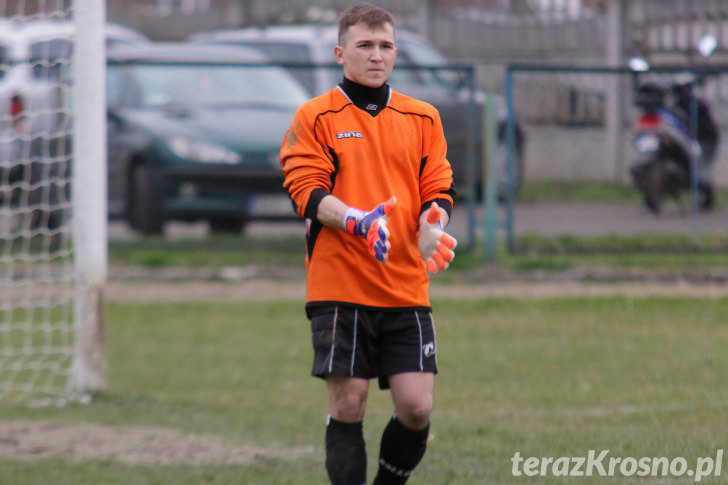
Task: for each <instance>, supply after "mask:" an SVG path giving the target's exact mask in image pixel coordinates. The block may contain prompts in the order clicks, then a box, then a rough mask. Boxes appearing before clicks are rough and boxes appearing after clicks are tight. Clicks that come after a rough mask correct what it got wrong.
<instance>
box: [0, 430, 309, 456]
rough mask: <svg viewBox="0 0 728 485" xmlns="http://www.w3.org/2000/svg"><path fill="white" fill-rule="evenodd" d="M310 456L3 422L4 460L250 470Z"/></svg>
mask: <svg viewBox="0 0 728 485" xmlns="http://www.w3.org/2000/svg"><path fill="white" fill-rule="evenodd" d="M311 453H313V448H312V447H310V446H301V447H296V448H285V449H281V448H272V447H255V446H249V445H246V446H227V445H225V444H223V443H222V442H221V441H220V440H219V439H217V438H214V437H210V436H201V435H189V434H185V433H182V432H180V431H178V430H173V429H166V428H149V427H144V428H141V427H129V426H104V425H100V424H91V423H83V424H60V423H54V422H49V421H0V456H1V457H3V458H8V459H14V460H33V459H39V458H52V457H59V458H64V459H71V460H77V461H87V460H112V461H119V462H123V463H128V464H135V465H138V464H143V465H246V464H250V463H252V462H254V461H256V460H281V459H282V460H290V459H296V458H299V457H301V456H303V455H310V454H311Z"/></svg>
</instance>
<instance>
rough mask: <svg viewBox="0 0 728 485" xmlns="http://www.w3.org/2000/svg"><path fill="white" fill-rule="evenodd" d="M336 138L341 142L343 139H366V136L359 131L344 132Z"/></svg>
mask: <svg viewBox="0 0 728 485" xmlns="http://www.w3.org/2000/svg"><path fill="white" fill-rule="evenodd" d="M336 138H337V139H339V140H341V139H342V138H364V135H362V134H361V133H360V132H358V131H344V132H342V133H337V134H336Z"/></svg>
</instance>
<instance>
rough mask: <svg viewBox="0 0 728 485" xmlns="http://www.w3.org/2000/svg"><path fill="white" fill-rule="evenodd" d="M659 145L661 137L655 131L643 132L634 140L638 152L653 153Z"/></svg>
mask: <svg viewBox="0 0 728 485" xmlns="http://www.w3.org/2000/svg"><path fill="white" fill-rule="evenodd" d="M659 147H660V137H659V136H658V135H657V134H655V133H648V134H643V135H640V136H638V137H637V138H635V140H634V148H635V150H637V152H638V153H652V152H654V151H656V150H657V149H658V148H659Z"/></svg>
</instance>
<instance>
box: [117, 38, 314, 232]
mask: <svg viewBox="0 0 728 485" xmlns="http://www.w3.org/2000/svg"><path fill="white" fill-rule="evenodd" d="M307 99H308V93H307V92H306V90H305V88H303V86H302V85H301V84H300V83H299V82H298V81H297V80H296V79H295V78H293V77H292V76H291V75H290V74H289V73H288V72H287V71H285V70H284V69H282V68H280V67H276V66H274V65H271V64H270V63H269V61H268V59H267V58H266V57H264V56H263V55H262V54H260V53H259V52H257V51H254V50H249V49H245V48H239V47H224V46H202V45H194V44H191V43H152V44H146V45H144V46H143V47H126V46H125V47H119V48H115V49H110V50H109V54H108V70H107V103H108V162H109V170H108V177H109V186H108V190H109V217H110V218H111V219H126V220H128V222H129V223H130V225H131V227H132V228H133V229H135V230H137V231H139V232H141V233H144V234H155V233H159V232H161V231H162V229H163V226H164V223H165V222H166V221H168V220H183V221H195V220H205V221H208V222H209V223H210V227H211V229H212V230H213V231H224V232H235V233H238V232H240V231H241V230H242V229H243V228H244V226H245V223H246V222H247V221H249V220H251V219H254V218H270V217H275V218H277V217H292V216H293V211H292V209H291V206H290V203H289V202H288V201H287V194H286V193H285V191H284V189H283V187H282V182H283V175H282V173H281V168H280V163H279V161H278V150H279V148H280V144H281V141H282V139H283V136H284V134H285V131H286V129H287V128H288V126H289V125H290V122H291V119H292V117H293V114H294V112H295V110H296V108H298V106H300V105H301V104H302V103H304V102H305V101H306V100H307ZM271 203H272V204H273V206H274V210H273V211H271V210H269V209H270V208H269V207H267V206H269V205H270V204H271ZM282 206H283V207H282Z"/></svg>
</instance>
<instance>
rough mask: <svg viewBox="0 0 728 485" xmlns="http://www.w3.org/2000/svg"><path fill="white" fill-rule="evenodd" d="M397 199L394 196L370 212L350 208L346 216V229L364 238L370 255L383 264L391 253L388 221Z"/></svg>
mask: <svg viewBox="0 0 728 485" xmlns="http://www.w3.org/2000/svg"><path fill="white" fill-rule="evenodd" d="M396 203H397V198H396V197H394V196H392V197H390V198H389V199H387V200H386V201H385V202H382V203H381V204H379V205H378V206H377V207H375V208H374V209H372V210H370V211H369V212H364V211H362V210H359V209H354V208H353V207H352V208H349V209H348V210H347V211H346V214H345V215H344V221H343V222H344V227H345V228H346V230H347V231H348V232H350V233H351V234H354V235H355V236H360V237H362V238H364V240H365V241H366V243H367V248H368V249H369V254H371V255H372V256H374V257H375V258H377V260H378V261H379V262H381V263H386V262H387V253H389V248H390V246H391V245H390V243H389V229H388V228H387V221H388V220H389V214H391V212H392V209H393V208H394V204H396Z"/></svg>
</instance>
